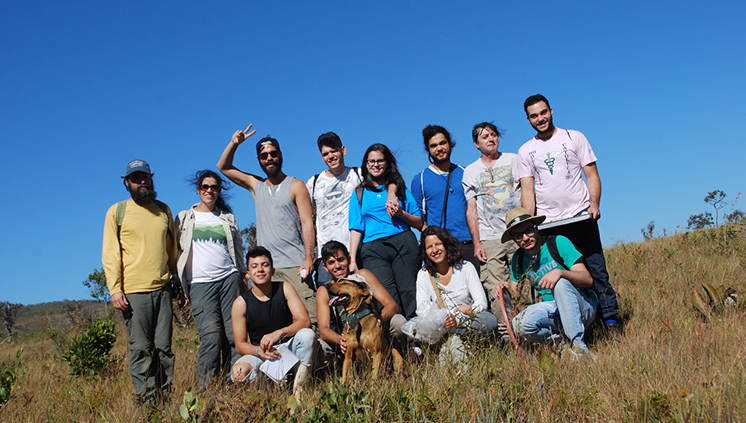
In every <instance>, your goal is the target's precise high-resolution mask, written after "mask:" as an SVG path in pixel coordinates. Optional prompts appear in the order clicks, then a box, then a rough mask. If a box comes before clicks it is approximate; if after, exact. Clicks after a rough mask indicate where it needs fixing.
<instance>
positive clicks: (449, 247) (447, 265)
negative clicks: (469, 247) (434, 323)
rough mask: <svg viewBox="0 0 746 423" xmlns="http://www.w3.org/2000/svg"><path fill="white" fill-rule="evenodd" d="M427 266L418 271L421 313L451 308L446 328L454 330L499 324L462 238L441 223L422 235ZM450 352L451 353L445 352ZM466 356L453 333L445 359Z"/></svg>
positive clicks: (484, 330)
mask: <svg viewBox="0 0 746 423" xmlns="http://www.w3.org/2000/svg"><path fill="white" fill-rule="evenodd" d="M420 257H421V258H422V260H423V262H424V265H425V266H424V268H423V269H420V271H419V273H418V274H417V316H420V317H424V316H423V315H424V314H425V313H426V312H427V310H429V309H432V308H444V309H446V310H448V317H446V320H445V324H444V326H445V328H446V329H448V332H449V333H451V334H462V333H464V332H467V331H478V332H480V333H483V334H486V333H489V332H492V331H494V330H495V328H497V319H496V318H495V316H494V315H493V314H492V313H490V312H489V311H487V296H486V295H485V293H484V288H482V283H481V282H480V280H479V275H478V274H477V270H476V269H475V268H474V265H472V264H471V263H469V262H468V261H466V260H464V255H463V252H462V251H461V248H460V246H459V241H458V240H457V239H456V238H454V237H453V236H451V234H449V233H448V232H447V231H446V230H445V229H443V228H441V227H439V226H428V227H427V228H426V229H425V230H424V231H422V235H421V236H420ZM446 352H447V353H450V355H451V357H447V356H444V353H446ZM464 357H465V352H464V348H463V344H462V342H461V339H460V338H459V337H458V336H452V337H450V339H449V340H448V342H447V343H446V345H445V346H444V349H443V350H442V351H441V360H440V361H441V363H444V362H445V361H455V362H458V361H460V360H461V359H463V358H464Z"/></svg>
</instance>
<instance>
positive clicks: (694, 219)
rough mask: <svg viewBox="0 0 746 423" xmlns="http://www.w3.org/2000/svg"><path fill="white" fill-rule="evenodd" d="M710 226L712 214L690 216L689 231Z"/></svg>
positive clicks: (687, 225) (687, 224)
mask: <svg viewBox="0 0 746 423" xmlns="http://www.w3.org/2000/svg"><path fill="white" fill-rule="evenodd" d="M710 226H712V214H710V212H704V213H700V214H693V215H691V216H689V220H688V221H687V223H686V227H687V229H704V228H709V227H710Z"/></svg>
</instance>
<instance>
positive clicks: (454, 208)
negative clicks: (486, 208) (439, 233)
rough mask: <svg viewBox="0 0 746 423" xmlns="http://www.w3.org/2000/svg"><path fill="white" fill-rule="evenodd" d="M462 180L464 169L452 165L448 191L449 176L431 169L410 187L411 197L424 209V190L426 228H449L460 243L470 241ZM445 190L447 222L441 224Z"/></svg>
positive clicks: (422, 173) (416, 179) (421, 174)
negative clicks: (446, 195)
mask: <svg viewBox="0 0 746 423" xmlns="http://www.w3.org/2000/svg"><path fill="white" fill-rule="evenodd" d="M463 178H464V168H462V167H461V166H459V165H455V164H451V181H450V183H449V184H448V188H446V183H447V182H448V174H445V175H439V174H437V173H435V171H433V170H432V169H431V168H430V167H428V168H427V169H425V170H423V171H422V172H421V173H418V174H416V175H414V178H413V179H412V184H411V187H412V196H413V197H414V200H415V201H416V202H417V205H418V206H420V207H421V206H422V197H423V191H424V196H425V207H426V209H427V222H425V223H427V226H440V227H442V228H444V229H447V230H448V232H450V233H451V235H453V236H454V237H456V239H458V240H459V241H471V234H470V233H469V226H468V225H467V224H466V196H465V195H464V186H463V185H462V184H461V180H462V179H463ZM423 187H424V190H423ZM446 190H448V204H447V205H446V211H447V212H446V221H445V222H444V223H443V224H442V225H441V222H440V219H441V218H442V216H443V200H444V197H445V196H444V194H445V193H446ZM423 214H424V212H423Z"/></svg>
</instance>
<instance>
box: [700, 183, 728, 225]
mask: <svg viewBox="0 0 746 423" xmlns="http://www.w3.org/2000/svg"><path fill="white" fill-rule="evenodd" d="M725 197H727V195H725V193H724V192H723V191H720V190H719V189H716V190H715V191H710V192H708V193H707V196H706V197H705V203H707V204H709V205H711V206H712V207H713V208H714V209H715V227H718V226H720V223H719V221H718V215H719V214H720V209H722V208H723V207H725Z"/></svg>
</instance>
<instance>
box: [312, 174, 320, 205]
mask: <svg viewBox="0 0 746 423" xmlns="http://www.w3.org/2000/svg"><path fill="white" fill-rule="evenodd" d="M319 175H320V174H319V173H317V174H315V175H313V187H312V188H311V199H312V200H314V202H315V199H316V181H317V180H318V179H319Z"/></svg>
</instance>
